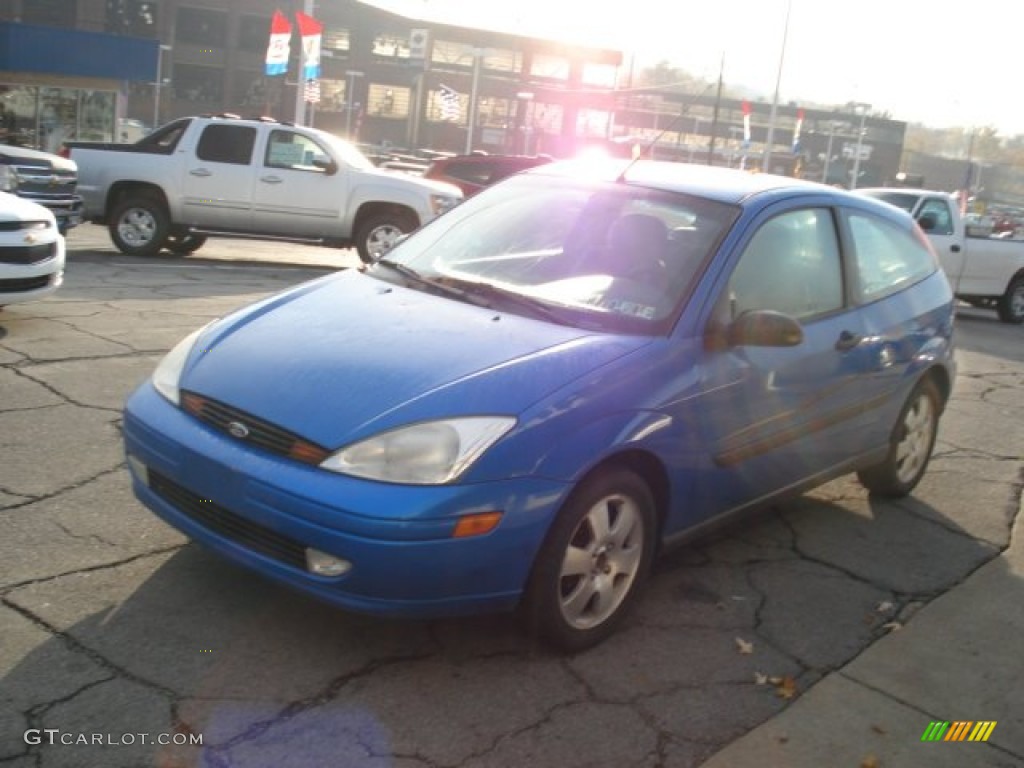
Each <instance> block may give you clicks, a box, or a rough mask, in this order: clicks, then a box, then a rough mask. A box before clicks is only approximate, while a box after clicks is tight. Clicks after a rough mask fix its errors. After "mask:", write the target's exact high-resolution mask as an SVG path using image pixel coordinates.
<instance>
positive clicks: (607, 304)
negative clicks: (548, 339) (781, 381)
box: [370, 174, 738, 334]
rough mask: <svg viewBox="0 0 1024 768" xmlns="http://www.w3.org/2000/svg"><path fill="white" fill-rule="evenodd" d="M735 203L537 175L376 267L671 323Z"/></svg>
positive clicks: (621, 322)
mask: <svg viewBox="0 0 1024 768" xmlns="http://www.w3.org/2000/svg"><path fill="white" fill-rule="evenodd" d="M737 214H738V209H736V208H734V207H733V206H730V205H726V204H723V203H719V202H715V201H712V200H707V199H704V198H700V197H693V196H689V195H681V194H677V193H670V192H664V191H658V190H651V189H647V188H642V187H637V186H631V185H628V184H619V183H604V182H595V181H591V180H579V179H574V180H570V179H562V178H555V177H552V176H547V175H538V174H529V175H525V176H518V177H515V178H512V179H509V180H507V181H505V182H503V183H501V184H498V185H496V186H494V187H490V188H488V189H487V190H485V191H484V192H481V193H480V194H479V195H476V196H475V197H473V198H471V199H469V200H467V201H466V202H464V203H462V204H460V205H459V206H457V207H456V208H455V209H453V210H452V211H450V212H449V213H447V214H445V215H444V216H442V217H441V218H439V219H437V220H436V221H435V222H433V223H431V224H429V225H428V226H427V227H425V228H424V229H422V230H421V231H419V232H417V233H416V234H415V235H414V236H412V237H410V238H409V239H407V240H405V241H404V242H402V243H400V244H399V245H398V246H396V247H395V248H394V249H393V250H392V251H390V252H389V253H388V254H387V257H386V258H385V259H384V260H382V263H380V264H378V265H375V266H374V267H372V268H371V270H370V273H371V274H373V275H377V276H380V277H382V278H383V279H392V280H401V281H403V282H405V283H406V284H408V285H410V287H414V288H418V289H421V290H437V291H443V292H445V293H446V294H447V295H451V296H453V297H454V298H458V299H462V300H467V301H472V302H475V303H481V304H485V305H486V306H493V307H495V308H498V307H500V308H501V309H507V310H508V311H510V312H518V313H520V314H526V315H532V316H541V317H543V318H544V319H548V320H551V319H557V321H558V322H563V323H566V324H572V325H578V326H580V327H587V328H594V327H599V328H602V329H607V330H611V331H620V332H632V333H651V334H653V333H662V332H664V331H665V330H666V328H667V327H668V326H669V325H670V324H671V322H672V320H673V319H674V316H675V314H676V311H677V309H678V308H679V307H680V306H681V304H682V302H683V301H685V299H686V297H687V296H688V295H689V292H690V290H691V287H692V285H693V282H694V279H695V278H696V276H697V275H698V274H699V272H700V271H701V270H702V269H703V267H704V265H705V264H706V263H707V261H708V258H709V256H710V255H711V253H712V252H713V250H714V249H715V248H716V247H717V245H718V243H719V242H720V240H721V238H722V236H723V234H724V233H725V231H726V230H727V229H728V226H729V224H730V223H731V222H732V221H733V220H734V218H735V217H736V216H737Z"/></svg>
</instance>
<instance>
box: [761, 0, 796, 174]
mask: <svg viewBox="0 0 1024 768" xmlns="http://www.w3.org/2000/svg"><path fill="white" fill-rule="evenodd" d="M791 10H793V0H786V23H785V24H784V25H783V27H782V49H781V50H780V51H779V69H778V71H777V72H776V73H775V96H774V98H772V110H771V112H770V113H769V115H768V133H767V135H766V136H765V140H764V156H763V158H762V159H761V172H762V173H771V172H772V144H774V143H775V118H776V117H777V115H778V112H779V85H780V84H781V83H782V65H783V64H784V63H785V61H786V38H788V37H789V12H790V11H791Z"/></svg>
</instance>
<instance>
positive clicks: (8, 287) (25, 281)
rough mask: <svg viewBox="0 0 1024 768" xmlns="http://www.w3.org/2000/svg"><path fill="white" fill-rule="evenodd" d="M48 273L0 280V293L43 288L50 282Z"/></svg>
mask: <svg viewBox="0 0 1024 768" xmlns="http://www.w3.org/2000/svg"><path fill="white" fill-rule="evenodd" d="M50 277H51V276H50V275H42V276H40V277H22V278H17V279H11V280H0V293H23V292H26V291H35V290H38V289H39V288H45V287H46V286H48V285H49V284H50Z"/></svg>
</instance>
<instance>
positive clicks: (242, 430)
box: [228, 421, 249, 440]
mask: <svg viewBox="0 0 1024 768" xmlns="http://www.w3.org/2000/svg"><path fill="white" fill-rule="evenodd" d="M228 434H230V435H231V436H232V437H237V438H238V439H239V440H244V439H245V438H247V437H248V436H249V428H248V427H247V426H245V424H243V423H242V422H240V421H232V422H229V423H228Z"/></svg>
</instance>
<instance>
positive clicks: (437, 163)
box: [423, 154, 554, 197]
mask: <svg viewBox="0 0 1024 768" xmlns="http://www.w3.org/2000/svg"><path fill="white" fill-rule="evenodd" d="M553 159H554V158H551V157H549V156H547V155H534V156H530V155H487V154H473V155H455V156H454V157H440V158H438V159H437V160H434V161H433V162H432V163H431V164H430V166H429V167H428V168H427V170H426V171H424V172H423V176H424V178H427V179H436V180H437V181H447V182H448V183H449V184H454V185H455V186H457V187H459V188H460V189H461V190H462V192H463V194H464V195H465V196H466V197H469V196H470V195H473V194H476V193H477V192H479V191H480V190H481V189H483V188H484V187H487V186H490V185H491V184H494V183H495V182H497V181H501V180H502V179H504V178H505V177H506V176H511V175H512V174H513V173H519V171H525V170H526V169H527V168H533V167H534V166H537V165H543V164H544V163H550V162H551V161H552V160H553Z"/></svg>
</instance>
